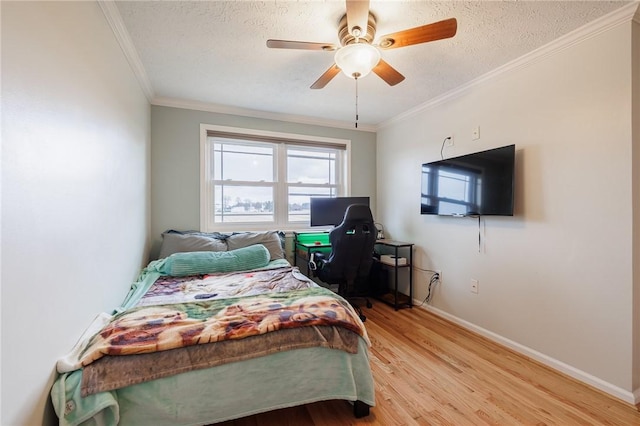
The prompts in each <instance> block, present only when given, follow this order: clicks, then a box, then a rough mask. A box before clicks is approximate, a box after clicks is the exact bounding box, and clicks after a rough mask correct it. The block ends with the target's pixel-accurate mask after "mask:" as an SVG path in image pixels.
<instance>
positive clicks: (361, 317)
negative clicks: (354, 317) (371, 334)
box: [359, 314, 367, 322]
mask: <svg viewBox="0 0 640 426" xmlns="http://www.w3.org/2000/svg"><path fill="white" fill-rule="evenodd" d="M359 317H360V321H362V322H365V321H366V320H367V317H365V316H364V315H362V314H360V315H359Z"/></svg>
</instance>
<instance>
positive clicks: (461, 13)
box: [116, 0, 629, 128]
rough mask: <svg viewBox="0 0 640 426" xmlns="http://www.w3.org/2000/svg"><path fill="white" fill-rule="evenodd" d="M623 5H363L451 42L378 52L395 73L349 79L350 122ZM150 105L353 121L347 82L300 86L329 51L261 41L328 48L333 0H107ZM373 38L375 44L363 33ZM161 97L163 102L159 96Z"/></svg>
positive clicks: (376, 120) (392, 112)
mask: <svg viewBox="0 0 640 426" xmlns="http://www.w3.org/2000/svg"><path fill="white" fill-rule="evenodd" d="M627 3H629V2H622V1H471V2H470V1H441V2H435V1H434V2H432V1H375V0H373V1H371V6H370V9H371V12H372V13H373V14H374V15H375V16H376V18H377V35H378V36H381V35H384V34H388V33H391V32H395V31H399V30H404V29H407V28H412V27H416V26H420V25H424V24H428V23H432V22H436V21H439V20H442V19H447V18H451V17H454V18H456V19H457V20H458V33H457V35H456V36H455V37H454V38H451V39H447V40H440V41H435V42H431V43H424V44H419V45H414V46H409V47H403V48H400V49H393V50H387V51H383V52H382V57H383V59H384V60H386V61H387V62H388V63H389V64H391V65H392V66H393V67H394V68H396V69H397V70H398V71H400V72H401V73H402V74H403V75H404V76H405V77H406V79H405V80H404V81H403V82H401V83H400V84H398V85H396V86H394V87H390V86H388V85H387V84H386V83H384V82H383V81H382V80H381V79H380V78H379V77H378V76H376V75H374V74H373V73H372V74H370V75H369V76H366V77H364V78H362V79H361V80H359V82H358V103H359V119H360V124H361V126H360V127H361V128H362V127H363V126H364V127H367V126H374V127H375V126H376V125H379V124H380V123H384V122H385V121H387V120H390V119H392V118H393V117H396V116H398V115H400V114H402V113H404V112H406V111H408V110H411V109H412V108H415V107H417V106H419V105H421V104H424V103H425V102H428V101H429V100H430V99H433V98H436V97H438V96H441V95H443V94H445V93H447V92H450V91H452V90H454V89H455V88H457V87H459V86H461V85H464V84H465V83H468V82H470V81H472V80H474V79H476V78H478V77H480V76H482V75H483V74H486V73H488V72H490V71H491V70H494V69H496V68H498V67H500V66H502V65H504V64H506V63H508V62H510V61H513V60H515V59H517V58H519V57H521V56H523V55H525V54H527V53H528V52H531V51H533V50H535V49H537V48H539V47H541V46H543V45H545V44H547V43H550V42H552V41H553V40H555V39H557V38H559V37H561V36H563V35H565V34H567V33H569V32H571V31H573V30H576V29H577V28H580V27H582V26H584V25H585V24H587V23H589V22H591V21H593V20H595V19H597V18H599V17H601V16H603V15H606V14H607V13H609V12H612V11H614V10H616V9H618V8H620V7H623V6H625V5H626V4H627ZM116 5H117V10H118V11H119V14H120V16H121V18H122V22H123V23H124V25H125V27H126V30H127V31H128V33H129V36H130V38H131V41H132V43H133V48H134V49H135V52H137V55H138V56H139V58H140V61H141V63H142V65H143V67H144V70H145V71H146V74H147V77H148V79H149V82H150V84H151V87H152V90H153V97H154V99H155V100H156V101H157V102H154V103H162V102H165V103H166V102H167V101H168V100H171V101H178V100H180V101H187V102H196V103H205V104H212V105H215V106H224V107H228V108H229V109H230V110H238V109H240V110H243V109H247V110H255V111H264V112H268V113H275V114H283V117H293V116H296V117H310V118H313V119H315V120H318V121H336V122H343V123H346V122H351V123H353V121H354V119H355V94H356V90H355V89H356V86H355V81H354V80H352V79H350V78H348V77H346V76H345V75H343V74H339V75H338V76H336V77H335V78H334V79H333V80H332V81H331V82H330V83H329V84H328V85H327V86H326V87H325V88H324V89H321V90H311V89H310V88H309V86H310V85H311V84H312V83H313V82H314V81H315V80H316V79H317V78H318V77H319V76H320V75H321V74H322V73H323V72H324V71H325V70H326V69H327V68H329V66H331V65H332V64H333V53H332V52H322V51H303V50H285V49H268V48H267V47H266V44H265V43H266V40H267V39H269V38H273V39H286V40H299V41H313V42H330V43H336V44H339V40H338V34H337V24H338V21H339V20H340V18H341V17H342V15H343V14H344V13H345V3H344V1H296V2H294V1H280V0H275V1H274V0H272V1H265V2H256V1H196V2H177V1H140V2H138V1H134V2H120V1H118V2H116ZM374 42H375V40H374ZM160 100H162V102H160Z"/></svg>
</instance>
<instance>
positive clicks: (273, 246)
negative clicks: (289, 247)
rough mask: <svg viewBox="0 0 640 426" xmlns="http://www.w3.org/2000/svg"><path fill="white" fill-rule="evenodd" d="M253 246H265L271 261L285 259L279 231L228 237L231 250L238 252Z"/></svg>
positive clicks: (239, 234) (244, 233)
mask: <svg viewBox="0 0 640 426" xmlns="http://www.w3.org/2000/svg"><path fill="white" fill-rule="evenodd" d="M253 244H262V245H264V246H265V247H266V248H267V250H269V254H270V255H271V260H276V259H284V258H285V256H284V250H283V249H282V241H281V240H280V236H279V235H278V231H265V232H240V233H237V234H231V235H229V236H228V237H227V247H228V248H229V250H236V249H239V248H243V247H247V246H251V245H253Z"/></svg>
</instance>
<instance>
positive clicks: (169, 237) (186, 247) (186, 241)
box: [158, 232, 227, 259]
mask: <svg viewBox="0 0 640 426" xmlns="http://www.w3.org/2000/svg"><path fill="white" fill-rule="evenodd" d="M192 251H227V243H226V242H225V241H224V240H220V239H216V238H209V237H203V236H201V235H194V234H178V233H175V232H165V233H163V234H162V246H161V247H160V254H159V255H158V258H159V259H162V258H165V257H169V256H171V255H172V254H173V253H185V252H192Z"/></svg>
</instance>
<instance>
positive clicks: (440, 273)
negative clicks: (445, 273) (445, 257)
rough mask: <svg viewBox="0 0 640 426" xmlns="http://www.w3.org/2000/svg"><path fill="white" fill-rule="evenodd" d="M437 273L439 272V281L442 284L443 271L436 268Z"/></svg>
mask: <svg viewBox="0 0 640 426" xmlns="http://www.w3.org/2000/svg"><path fill="white" fill-rule="evenodd" d="M435 273H436V274H438V282H439V283H440V284H442V271H441V270H439V269H436V272H435Z"/></svg>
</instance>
